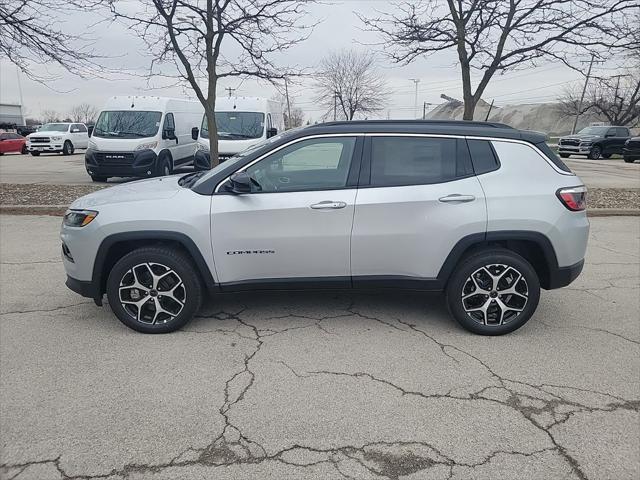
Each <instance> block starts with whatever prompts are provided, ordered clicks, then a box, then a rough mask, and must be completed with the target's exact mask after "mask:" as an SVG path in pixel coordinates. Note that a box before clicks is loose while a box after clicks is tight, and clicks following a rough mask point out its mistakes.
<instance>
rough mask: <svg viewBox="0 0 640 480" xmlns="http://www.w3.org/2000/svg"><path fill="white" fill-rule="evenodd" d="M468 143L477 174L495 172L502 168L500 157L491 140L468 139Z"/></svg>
mask: <svg viewBox="0 0 640 480" xmlns="http://www.w3.org/2000/svg"><path fill="white" fill-rule="evenodd" d="M467 145H468V146H469V152H470V153H471V160H472V162H473V170H474V172H475V174H476V175H482V174H483V173H487V172H493V171H494V170H497V169H498V168H500V163H499V162H498V157H497V155H496V153H495V152H494V150H493V147H492V146H491V142H490V141H489V140H467Z"/></svg>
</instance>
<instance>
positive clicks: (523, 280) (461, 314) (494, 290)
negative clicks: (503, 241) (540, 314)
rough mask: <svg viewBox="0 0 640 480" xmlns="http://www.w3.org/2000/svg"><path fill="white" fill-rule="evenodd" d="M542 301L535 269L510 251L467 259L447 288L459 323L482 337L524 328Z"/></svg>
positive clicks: (485, 252) (450, 303) (449, 303)
mask: <svg viewBox="0 0 640 480" xmlns="http://www.w3.org/2000/svg"><path fill="white" fill-rule="evenodd" d="M539 299H540V281H539V279H538V276H537V274H536V272H535V270H534V269H533V267H532V266H531V265H530V264H529V262H527V261H526V260H525V259H524V258H522V257H521V256H520V255H518V254H516V253H514V252H512V251H510V250H506V249H502V248H496V249H491V250H484V251H481V252H478V253H475V254H473V255H470V256H468V257H466V258H465V259H464V260H463V261H462V263H461V264H460V265H458V267H457V269H456V272H455V273H454V274H453V275H452V276H451V278H450V279H449V283H448V285H447V304H448V306H449V311H450V312H451V314H452V315H453V317H454V318H455V320H456V321H457V322H458V323H459V324H460V325H462V326H463V327H464V328H466V329H467V330H469V331H471V332H473V333H477V334H480V335H503V334H505V333H509V332H512V331H514V330H517V329H518V328H520V327H521V326H523V325H524V324H525V323H527V321H528V320H529V318H531V316H532V315H533V313H534V312H535V310H536V308H537V306H538V301H539Z"/></svg>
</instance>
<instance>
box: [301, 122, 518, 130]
mask: <svg viewBox="0 0 640 480" xmlns="http://www.w3.org/2000/svg"><path fill="white" fill-rule="evenodd" d="M363 124H364V125H451V126H454V125H455V126H460V127H485V128H486V127H492V128H509V129H511V130H514V128H513V127H511V126H510V125H507V124H504V123H498V122H480V121H476V120H351V121H336V122H325V123H316V124H314V125H309V127H332V126H340V125H363Z"/></svg>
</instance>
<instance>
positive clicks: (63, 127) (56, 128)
mask: <svg viewBox="0 0 640 480" xmlns="http://www.w3.org/2000/svg"><path fill="white" fill-rule="evenodd" d="M68 129H69V124H68V123H47V124H45V125H43V126H42V127H40V129H39V130H38V131H39V132H66V131H67V130H68Z"/></svg>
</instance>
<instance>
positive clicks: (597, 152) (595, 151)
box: [588, 145, 602, 160]
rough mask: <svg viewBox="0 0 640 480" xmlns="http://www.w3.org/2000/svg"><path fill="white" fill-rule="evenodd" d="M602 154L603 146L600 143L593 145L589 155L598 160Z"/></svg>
mask: <svg viewBox="0 0 640 480" xmlns="http://www.w3.org/2000/svg"><path fill="white" fill-rule="evenodd" d="M601 156H602V147H601V146H600V145H594V146H593V147H591V150H590V151H589V155H588V157H589V158H590V159H591V160H598V159H599V158H600V157H601Z"/></svg>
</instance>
